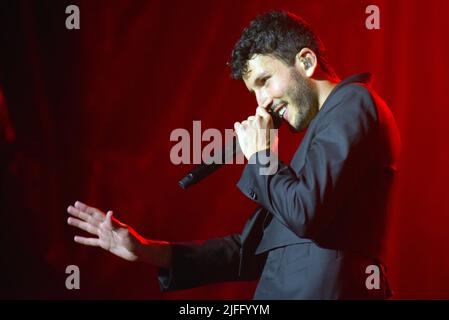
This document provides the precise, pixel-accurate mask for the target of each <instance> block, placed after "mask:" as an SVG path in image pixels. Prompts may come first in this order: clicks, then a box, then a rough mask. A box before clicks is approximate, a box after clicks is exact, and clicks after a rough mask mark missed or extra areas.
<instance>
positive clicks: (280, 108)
mask: <svg viewBox="0 0 449 320" xmlns="http://www.w3.org/2000/svg"><path fill="white" fill-rule="evenodd" d="M272 110H273V112H275V113H277V114H278V115H279V117H281V118H284V116H286V113H285V112H286V111H287V103H286V102H282V103H280V104H278V105H277V106H276V107H274V108H272ZM284 119H285V120H287V119H286V118H284Z"/></svg>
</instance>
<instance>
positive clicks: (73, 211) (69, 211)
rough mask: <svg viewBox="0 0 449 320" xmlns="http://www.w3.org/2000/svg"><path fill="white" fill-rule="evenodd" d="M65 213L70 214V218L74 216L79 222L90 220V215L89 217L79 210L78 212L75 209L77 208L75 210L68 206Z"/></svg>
mask: <svg viewBox="0 0 449 320" xmlns="http://www.w3.org/2000/svg"><path fill="white" fill-rule="evenodd" d="M67 212H68V213H70V214H71V215H72V216H74V217H76V218H79V219H81V220H84V221H90V220H92V216H91V215H89V214H87V213H85V212H83V211H81V210H79V209H77V208H75V207H73V206H69V207H68V208H67Z"/></svg>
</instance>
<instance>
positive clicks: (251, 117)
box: [248, 116, 256, 121]
mask: <svg viewBox="0 0 449 320" xmlns="http://www.w3.org/2000/svg"><path fill="white" fill-rule="evenodd" d="M254 120H256V117H255V116H249V117H248V121H254Z"/></svg>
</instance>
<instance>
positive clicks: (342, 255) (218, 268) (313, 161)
mask: <svg viewBox="0 0 449 320" xmlns="http://www.w3.org/2000/svg"><path fill="white" fill-rule="evenodd" d="M369 78H370V75H369V74H360V75H355V76H352V77H350V78H347V79H345V80H343V81H341V82H340V83H339V84H338V85H337V86H336V87H335V88H334V90H333V91H332V92H331V94H330V95H329V97H328V98H327V99H326V101H325V103H324V104H323V106H322V108H321V109H320V111H319V112H318V114H317V116H316V117H315V118H314V119H313V120H312V122H311V123H310V125H309V128H308V129H307V132H306V134H305V136H304V138H303V140H302V142H301V144H300V146H299V148H298V150H297V151H296V153H295V155H294V157H293V159H292V161H291V162H290V165H286V164H283V163H279V164H278V167H277V170H276V172H275V173H274V174H272V175H265V174H261V172H263V171H261V169H263V167H264V166H263V165H262V164H261V163H260V162H259V161H258V154H255V155H254V156H253V157H252V158H251V159H250V161H249V164H248V165H247V166H246V167H245V169H244V171H243V174H242V177H241V179H240V181H239V182H238V187H239V188H240V190H241V191H242V192H243V193H244V194H246V195H247V196H248V197H249V198H250V199H251V200H253V201H255V202H257V203H258V204H259V205H260V207H259V208H258V209H257V210H256V212H255V213H254V214H253V216H252V217H251V218H250V219H249V220H248V222H247V224H246V226H245V228H244V229H243V232H242V233H241V234H238V235H230V236H228V237H224V238H219V239H212V240H208V241H205V242H203V243H178V244H174V245H173V252H174V254H173V266H172V268H170V270H160V274H159V280H160V284H161V289H162V290H173V289H180V288H189V287H193V286H198V285H202V284H206V283H211V282H217V281H232V280H247V279H256V278H259V277H260V281H259V284H258V287H257V289H256V292H255V296H254V297H255V298H256V299H345V298H349V299H351V298H354V299H357V298H385V297H388V296H389V295H390V291H389V288H388V283H387V281H386V278H385V272H384V271H385V268H384V265H383V264H382V255H381V254H382V244H383V239H384V235H385V231H386V225H387V218H388V215H387V212H388V200H389V194H390V190H391V186H392V182H393V178H394V176H395V172H396V169H397V158H398V154H399V145H400V139H399V134H398V130H397V128H396V124H395V121H394V119H393V117H392V114H391V112H390V111H389V109H388V107H387V106H386V104H385V103H384V102H383V101H382V99H380V98H379V97H378V96H377V94H376V93H375V92H373V91H372V90H371V89H370V88H369V86H368V84H367V83H368V81H369ZM370 266H374V268H377V269H376V270H378V271H379V274H378V276H379V277H378V278H372V277H371V278H369V276H370V275H371V273H372V272H373V271H372V270H373V269H367V268H370ZM371 268H372V267H371ZM374 273H375V275H374V276H376V274H377V273H376V271H374ZM368 278H369V279H368ZM375 279H378V280H379V281H378V282H376V280H375ZM367 282H369V283H368V285H367ZM370 284H371V285H370ZM378 285H379V288H377V286H378ZM373 286H374V288H373Z"/></svg>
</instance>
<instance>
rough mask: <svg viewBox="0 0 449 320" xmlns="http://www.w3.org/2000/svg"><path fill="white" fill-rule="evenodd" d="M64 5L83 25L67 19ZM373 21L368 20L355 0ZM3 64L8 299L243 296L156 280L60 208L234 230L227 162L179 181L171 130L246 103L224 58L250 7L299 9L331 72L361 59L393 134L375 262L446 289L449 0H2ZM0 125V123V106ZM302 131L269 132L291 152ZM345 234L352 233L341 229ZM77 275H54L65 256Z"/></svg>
mask: <svg viewBox="0 0 449 320" xmlns="http://www.w3.org/2000/svg"><path fill="white" fill-rule="evenodd" d="M70 4H76V5H78V6H79V8H80V13H81V29H80V30H67V29H66V28H65V19H66V17H67V14H66V13H65V8H66V6H68V5H70ZM371 4H375V5H377V6H378V7H379V9H380V30H368V29H367V28H366V27H365V19H366V18H367V16H368V15H367V14H366V13H365V9H366V7H367V6H368V5H371ZM1 6H2V7H1V10H0V18H1V19H0V28H1V29H0V33H1V43H2V45H1V49H0V74H1V86H2V88H3V92H4V103H3V105H4V107H2V108H7V110H8V117H7V120H8V128H10V129H9V130H11V128H13V129H14V135H13V137H14V139H13V140H11V139H9V140H5V141H4V142H3V141H2V155H3V154H4V156H2V168H1V170H2V186H1V187H2V189H1V197H2V199H1V200H2V203H3V205H2V213H1V214H2V220H3V222H4V225H5V226H6V230H5V232H2V235H1V236H0V237H1V238H0V240H1V243H2V246H3V247H4V249H3V251H4V252H5V254H4V255H3V256H2V257H1V259H2V260H3V261H2V265H3V267H2V272H1V273H2V275H1V277H2V278H3V280H2V282H3V283H4V284H5V285H4V286H2V289H0V290H1V291H0V292H1V295H3V296H5V297H15V298H67V299H72V298H74V299H78V298H87V299H89V298H100V299H103V298H104V299H107V298H121V299H134V298H138V299H140V298H143V299H179V298H186V299H197V298H202V299H225V298H240V299H250V298H251V297H252V292H253V290H254V286H255V283H227V284H216V285H209V286H205V287H201V288H196V289H192V290H185V291H179V292H174V293H161V292H160V291H159V287H158V283H157V281H156V270H155V269H154V268H152V267H149V266H146V265H141V264H133V263H129V262H125V261H121V260H120V259H119V258H116V257H115V256H112V255H110V254H107V253H106V252H103V251H102V250H100V249H98V248H87V247H81V246H80V245H77V244H75V243H74V242H73V240H72V238H73V235H74V234H75V233H77V232H76V231H75V230H74V229H73V228H71V227H69V226H67V225H66V222H65V221H66V218H67V214H66V212H65V210H66V207H67V206H68V205H69V204H71V203H73V202H74V201H75V200H82V201H84V202H86V203H89V204H92V205H94V206H97V207H99V208H101V209H103V210H108V209H111V210H114V211H115V214H116V216H117V217H118V218H119V219H120V220H122V221H124V222H126V223H128V224H129V225H132V226H133V227H134V228H135V229H137V231H138V232H140V233H141V234H143V235H144V236H146V237H148V238H153V239H164V240H170V241H187V240H199V239H207V238H210V237H219V236H223V235H226V234H229V233H233V232H239V231H240V230H241V229H242V227H243V224H244V222H245V220H246V219H247V218H248V216H249V214H250V213H251V211H252V209H253V208H255V204H253V203H251V202H250V201H249V200H248V199H247V198H246V197H245V196H243V195H242V194H241V193H240V192H239V191H238V190H237V188H236V186H235V183H236V182H237V180H238V178H239V175H240V173H241V170H242V169H243V166H242V165H232V166H228V167H226V168H224V169H222V170H220V171H219V172H217V173H216V174H214V176H213V177H210V178H209V179H207V180H206V181H204V182H202V183H201V184H199V185H197V186H195V187H193V188H192V189H190V190H188V191H183V190H182V189H181V188H179V187H178V184H177V182H178V180H179V179H180V178H181V177H182V176H183V175H184V174H185V173H186V172H187V171H188V170H189V169H190V168H191V166H188V165H178V166H176V165H174V164H172V162H171V161H170V150H171V148H172V147H173V145H174V144H175V143H174V142H172V141H170V133H171V132H172V131H173V130H174V129H176V128H185V129H187V130H188V131H189V132H192V121H194V120H201V126H202V129H203V130H205V129H207V128H218V129H220V130H222V131H224V129H226V128H232V124H233V123H234V121H236V120H242V119H244V118H246V117H247V116H248V115H250V114H252V113H253V112H254V108H255V106H256V102H255V100H254V97H253V96H252V95H250V94H249V93H248V92H247V91H246V88H245V87H244V85H243V84H242V83H240V82H237V81H233V80H231V79H230V76H229V71H230V70H229V68H228V67H227V65H226V63H227V61H228V60H229V56H230V52H231V50H232V48H233V45H234V43H235V41H236V40H237V39H238V38H239V35H240V33H241V31H242V29H243V27H245V26H246V25H247V24H248V22H249V21H250V20H251V19H252V18H253V17H254V16H255V15H257V14H259V13H262V12H265V11H268V10H271V9H287V10H289V11H292V12H294V13H297V14H300V15H301V16H303V17H304V18H305V19H306V20H307V21H309V22H310V23H311V24H312V25H313V26H314V27H315V29H316V31H317V33H318V34H319V35H320V36H321V38H322V40H323V41H324V43H325V45H326V47H327V49H328V52H329V56H330V61H331V63H332V64H333V65H334V67H335V69H336V70H337V72H338V74H339V75H340V76H341V77H342V78H344V77H346V76H348V75H351V74H353V73H357V72H362V71H370V72H372V73H373V74H374V75H375V79H376V80H375V83H374V87H375V89H376V90H377V91H378V92H379V94H380V95H381V96H382V97H383V98H384V99H385V100H386V101H387V103H388V104H389V106H390V107H391V109H392V111H393V113H394V115H395V117H396V119H397V122H398V125H399V128H400V131H401V136H402V142H403V150H402V162H401V167H400V173H399V176H398V180H397V183H396V188H395V192H394V199H393V200H394V201H393V203H392V209H393V210H392V212H393V215H392V221H391V222H392V223H391V226H390V228H389V238H388V261H387V262H388V273H389V275H390V278H391V281H392V286H393V288H394V290H395V293H396V295H395V298H398V299H417V298H424V299H426V298H432V299H435V298H445V299H447V298H449V275H448V274H447V272H446V271H447V270H449V236H448V232H447V227H448V224H449V201H448V198H449V197H448V196H447V195H446V191H445V190H447V189H446V188H447V185H446V182H447V181H448V179H449V169H448V166H447V163H449V151H448V150H449V148H447V142H446V139H447V138H448V136H449V126H447V119H448V116H449V111H448V110H449V108H448V107H449V106H448V103H447V101H446V98H447V97H446V96H447V92H446V90H447V89H446V86H447V84H448V78H449V77H448V73H447V70H449V62H448V59H447V56H449V50H448V46H449V45H448V42H447V40H446V38H447V33H448V32H449V19H447V17H446V16H447V13H448V12H449V3H448V2H447V1H444V0H440V1H439V0H431V1H425V2H424V1H421V0H420V1H418V0H417V1H409V0H397V1H386V0H376V1H374V2H373V1H349V0H340V1H335V0H332V1H331V0H320V1H301V0H285V1H273V0H269V1H256V0H250V1H245V2H243V1H236V0H231V1H229V0H223V1H181V0H178V1H143V0H142V1H110V0H97V1H58V3H56V2H54V1H9V2H8V1H6V2H3V3H2V5H1ZM2 114H3V113H2ZM1 123H5V122H4V121H3V120H2V122H1ZM300 138H301V136H300V135H298V136H295V135H291V134H290V133H289V132H288V130H285V131H283V130H281V136H280V139H281V140H280V153H281V156H282V159H283V160H284V161H288V160H289V157H291V155H292V154H293V152H294V150H295V146H296V145H297V143H298V142H299V141H300ZM354 240H355V241H356V240H357V239H354ZM71 264H75V265H77V266H79V268H80V272H81V289H80V290H72V291H69V290H66V289H65V286H64V281H65V277H66V276H67V275H66V274H65V268H66V266H67V265H71Z"/></svg>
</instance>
